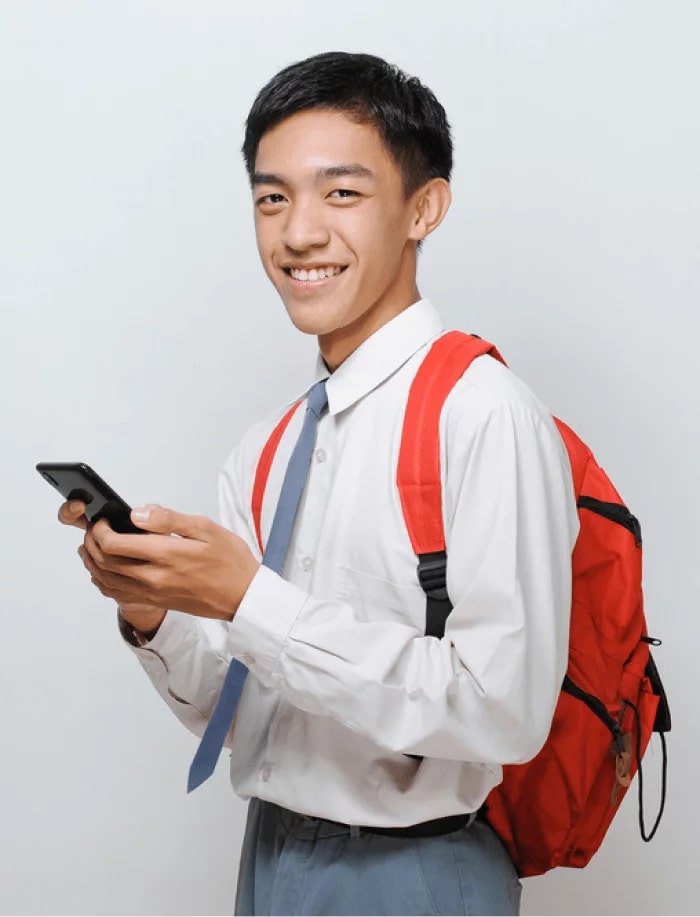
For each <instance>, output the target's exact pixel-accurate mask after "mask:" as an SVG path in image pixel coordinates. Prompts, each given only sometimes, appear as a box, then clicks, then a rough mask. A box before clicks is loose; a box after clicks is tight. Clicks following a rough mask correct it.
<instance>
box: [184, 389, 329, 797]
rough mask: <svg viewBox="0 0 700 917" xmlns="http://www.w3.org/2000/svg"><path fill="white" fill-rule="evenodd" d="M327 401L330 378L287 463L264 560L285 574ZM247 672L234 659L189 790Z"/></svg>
mask: <svg viewBox="0 0 700 917" xmlns="http://www.w3.org/2000/svg"><path fill="white" fill-rule="evenodd" d="M327 404H328V398H327V396H326V380H325V379H324V380H323V381H322V382H317V383H316V384H315V385H314V386H312V387H311V389H310V390H309V393H308V396H307V402H306V414H305V415H304V423H303V424H302V428H301V433H300V434H299V439H298V440H297V442H296V445H295V446H294V451H293V452H292V456H291V458H290V459H289V464H288V465H287V471H286V473H285V476H284V483H283V484H282V490H281V491H280V496H279V500H278V502H277V509H276V510H275V518H274V519H273V521H272V528H271V530H270V537H269V538H268V541H267V546H266V548H265V554H264V556H263V559H262V562H263V564H264V565H265V566H266V567H269V568H270V570H274V571H275V573H280V574H281V573H282V567H283V566H284V559H285V557H286V555H287V548H288V547H289V541H290V539H291V537H292V529H293V528H294V520H295V518H296V514H297V510H298V509H299V502H300V501H301V495H302V492H303V490H304V485H305V483H306V478H307V475H308V472H309V464H310V463H311V455H312V453H313V450H314V444H315V442H316V426H317V424H318V419H319V417H320V416H321V414H322V413H323V411H324V409H325V407H326V405H327ZM247 674H248V669H247V668H246V667H245V666H244V665H243V663H242V662H239V661H238V660H237V659H232V660H231V664H230V665H229V668H228V671H227V673H226V677H225V678H224V683H223V685H222V688H221V694H220V695H219V699H218V701H217V702H216V707H215V708H214V711H213V713H212V715H211V718H210V720H209V722H208V723H207V728H206V729H205V730H204V735H203V736H202V739H201V741H200V743H199V747H198V748H197V751H196V752H195V756H194V758H193V759H192V764H191V765H190V773H189V777H188V780H187V792H188V793H190V792H192V790H194V789H196V788H197V787H198V786H199V785H200V784H202V783H204V781H205V780H206V779H207V778H208V777H210V776H211V774H213V773H214V768H215V767H216V762H217V761H218V759H219V755H220V753H221V749H222V748H223V745H224V741H225V739H226V733H227V732H228V730H229V727H230V725H231V723H232V721H233V717H234V714H235V712H236V707H237V706H238V700H239V698H240V696H241V691H242V690H243V683H244V681H245V679H246V675H247Z"/></svg>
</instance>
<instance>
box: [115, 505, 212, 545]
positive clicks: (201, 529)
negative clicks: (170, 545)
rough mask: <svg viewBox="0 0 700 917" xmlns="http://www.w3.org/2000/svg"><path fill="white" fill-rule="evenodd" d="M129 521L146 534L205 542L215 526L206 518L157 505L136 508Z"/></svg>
mask: <svg viewBox="0 0 700 917" xmlns="http://www.w3.org/2000/svg"><path fill="white" fill-rule="evenodd" d="M131 520H132V522H133V523H134V524H135V525H137V526H138V527H139V528H140V529H144V530H145V531H146V532H153V533H158V534H161V535H170V534H175V535H182V536H183V537H184V538H193V539H196V540H197V541H207V536H208V535H210V534H211V531H212V527H213V526H215V524H216V523H214V522H212V520H211V519H208V518H207V517H206V516H190V515H188V514H187V513H176V512H175V510H174V509H167V508H166V507H163V506H159V505H158V504H157V503H150V504H149V505H148V506H138V507H136V508H135V509H133V510H132V511H131Z"/></svg>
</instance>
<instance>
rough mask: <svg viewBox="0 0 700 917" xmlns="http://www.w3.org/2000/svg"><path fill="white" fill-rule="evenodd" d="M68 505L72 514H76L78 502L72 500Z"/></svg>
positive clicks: (78, 506)
mask: <svg viewBox="0 0 700 917" xmlns="http://www.w3.org/2000/svg"><path fill="white" fill-rule="evenodd" d="M68 505H69V506H70V511H71V512H72V513H77V512H78V511H79V510H80V502H79V501H78V500H72V501H71V502H70V503H69V504H68Z"/></svg>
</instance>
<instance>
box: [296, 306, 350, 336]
mask: <svg viewBox="0 0 700 917" xmlns="http://www.w3.org/2000/svg"><path fill="white" fill-rule="evenodd" d="M284 305H285V308H286V310H287V315H288V316H289V318H290V320H291V322H292V324H293V325H294V327H295V328H296V329H297V330H298V331H301V332H303V333H304V334H314V335H316V336H317V337H321V336H323V335H326V334H332V333H333V332H334V331H337V330H338V329H339V328H342V327H344V326H345V325H346V324H349V323H348V322H347V321H343V319H342V317H341V316H340V315H338V314H337V312H336V314H333V315H329V314H328V311H329V310H328V309H325V308H324V307H323V305H321V304H320V303H319V304H318V305H311V304H309V305H308V306H299V304H298V303H294V304H291V305H290V304H289V303H286V302H285V304H284ZM334 311H335V310H334Z"/></svg>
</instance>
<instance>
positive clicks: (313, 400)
mask: <svg viewBox="0 0 700 917" xmlns="http://www.w3.org/2000/svg"><path fill="white" fill-rule="evenodd" d="M326 381H327V380H326V379H323V380H322V381H321V382H317V383H316V384H315V385H312V386H311V388H310V389H309V393H308V395H307V401H306V410H307V411H311V413H312V414H314V415H315V416H316V417H320V416H321V414H322V412H323V409H324V408H325V407H326V405H327V404H328V395H326Z"/></svg>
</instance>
